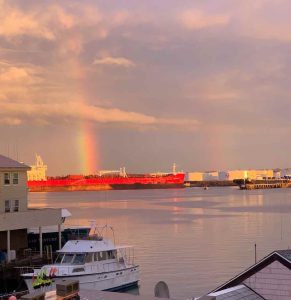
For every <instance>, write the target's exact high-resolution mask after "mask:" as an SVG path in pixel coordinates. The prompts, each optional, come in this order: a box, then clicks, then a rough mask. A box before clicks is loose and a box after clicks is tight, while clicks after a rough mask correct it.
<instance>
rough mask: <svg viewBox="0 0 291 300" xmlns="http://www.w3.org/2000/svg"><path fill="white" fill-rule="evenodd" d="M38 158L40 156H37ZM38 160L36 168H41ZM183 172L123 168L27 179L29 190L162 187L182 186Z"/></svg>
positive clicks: (41, 163) (41, 164) (52, 190)
mask: <svg viewBox="0 0 291 300" xmlns="http://www.w3.org/2000/svg"><path fill="white" fill-rule="evenodd" d="M39 159H40V158H39ZM43 167H45V169H46V166H44V165H43V162H42V161H41V160H40V162H39V163H37V166H36V168H43ZM184 178H185V174H184V173H182V172H176V171H175V165H174V167H173V173H153V174H126V173H125V169H124V168H122V169H121V170H118V171H103V172H102V171H101V172H100V173H99V175H89V176H84V175H67V176H63V177H47V178H46V179H45V180H31V179H30V180H28V181H27V184H28V188H29V191H30V192H59V191H98V190H110V189H116V190H121V189H163V188H182V187H184Z"/></svg>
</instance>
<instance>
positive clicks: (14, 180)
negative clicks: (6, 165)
mask: <svg viewBox="0 0 291 300" xmlns="http://www.w3.org/2000/svg"><path fill="white" fill-rule="evenodd" d="M12 182H13V184H18V173H13V175H12Z"/></svg>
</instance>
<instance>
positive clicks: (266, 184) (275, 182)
mask: <svg viewBox="0 0 291 300" xmlns="http://www.w3.org/2000/svg"><path fill="white" fill-rule="evenodd" d="M233 182H234V183H235V184H237V185H238V186H239V188H240V189H241V190H258V189H277V188H289V187H291V179H290V178H277V179H275V178H265V179H256V180H250V179H235V180H234V181H233Z"/></svg>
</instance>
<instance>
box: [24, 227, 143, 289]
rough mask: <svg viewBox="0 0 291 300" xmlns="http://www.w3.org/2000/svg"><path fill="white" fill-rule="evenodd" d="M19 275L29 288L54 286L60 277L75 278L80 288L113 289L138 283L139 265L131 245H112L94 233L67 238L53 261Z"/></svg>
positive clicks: (109, 241) (50, 287) (49, 287)
mask: <svg viewBox="0 0 291 300" xmlns="http://www.w3.org/2000/svg"><path fill="white" fill-rule="evenodd" d="M102 228H103V229H104V228H110V229H112V227H107V226H105V227H102ZM103 229H102V231H103ZM112 232H113V229H112ZM113 236H114V232H113ZM22 277H23V278H24V280H25V283H26V285H27V288H28V290H29V291H30V292H32V291H33V290H34V289H37V288H41V287H44V286H45V287H46V289H56V283H57V282H58V280H62V279H74V280H78V281H79V284H80V288H81V289H90V290H101V291H105V290H106V291H117V290H122V289H125V288H129V287H132V286H137V285H138V281H139V266H138V265H136V264H135V263H134V252H133V247H131V246H115V243H114V242H112V241H111V240H110V239H105V238H104V237H103V235H102V234H99V233H98V234H94V235H90V236H89V237H88V238H86V239H77V240H69V241H67V243H66V244H65V245H64V247H63V248H62V249H61V250H59V251H58V255H57V258H56V260H55V262H54V263H53V264H50V265H44V266H43V267H41V268H40V269H33V271H32V272H31V273H24V274H22Z"/></svg>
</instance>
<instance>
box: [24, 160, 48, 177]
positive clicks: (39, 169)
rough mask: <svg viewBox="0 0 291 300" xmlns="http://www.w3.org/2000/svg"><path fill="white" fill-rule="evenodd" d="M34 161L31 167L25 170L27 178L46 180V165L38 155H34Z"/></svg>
mask: <svg viewBox="0 0 291 300" xmlns="http://www.w3.org/2000/svg"><path fill="white" fill-rule="evenodd" d="M35 160H36V163H35V165H32V166H31V169H30V170H29V171H27V179H28V180H37V181H39V180H46V171H47V165H45V164H44V163H43V160H42V159H41V157H40V155H37V154H36V155H35Z"/></svg>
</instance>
